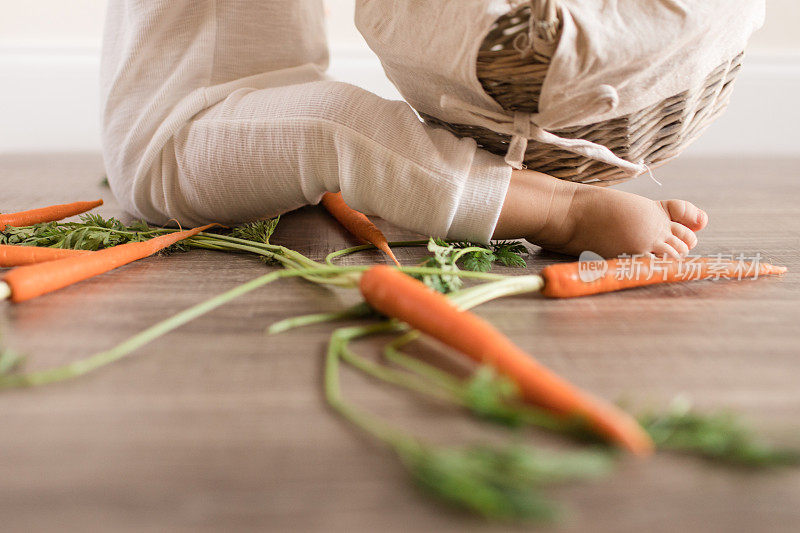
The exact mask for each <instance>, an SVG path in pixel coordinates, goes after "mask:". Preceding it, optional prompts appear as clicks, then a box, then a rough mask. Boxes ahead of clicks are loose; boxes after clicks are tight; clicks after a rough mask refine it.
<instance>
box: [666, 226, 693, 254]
mask: <svg viewBox="0 0 800 533" xmlns="http://www.w3.org/2000/svg"><path fill="white" fill-rule="evenodd" d="M670 227H671V229H672V234H673V235H675V236H676V237H677V238H679V239H680V240H682V241H683V242H685V243H686V246H688V247H689V249H690V250H691V249H692V248H694V247H695V246H697V235H695V233H694V232H693V231H692V230H690V229H689V228H687V227H686V226H684V225H683V224H678V223H677V222H673V223H672V224H671V226H670Z"/></svg>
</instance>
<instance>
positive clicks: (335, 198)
mask: <svg viewBox="0 0 800 533" xmlns="http://www.w3.org/2000/svg"><path fill="white" fill-rule="evenodd" d="M322 205H323V206H325V209H327V210H328V212H329V213H330V214H331V215H333V218H335V219H336V220H338V221H339V223H340V224H341V225H342V226H344V228H345V229H346V230H347V231H349V232H350V233H351V234H353V235H355V236H356V237H358V238H359V239H361V240H363V241H366V242H368V243H370V244H372V245H374V246H375V247H376V248H378V249H379V250H381V251H382V252H383V253H385V254H386V255H388V256H389V258H390V259H391V260H392V261H394V262H395V264H396V265H397V266H401V265H400V262H399V261H398V260H397V257H395V255H394V252H392V249H391V248H390V247H389V241H388V240H387V239H386V236H385V235H384V234H383V232H382V231H381V230H379V229H378V227H377V226H376V225H375V224H373V223H372V222H371V221H370V219H368V218H367V217H366V215H364V214H363V213H359V212H358V211H356V210H355V209H351V208H350V207H348V205H347V204H346V203H345V202H344V198H342V193H335V194H334V193H330V192H326V193H325V194H324V195H323V197H322Z"/></svg>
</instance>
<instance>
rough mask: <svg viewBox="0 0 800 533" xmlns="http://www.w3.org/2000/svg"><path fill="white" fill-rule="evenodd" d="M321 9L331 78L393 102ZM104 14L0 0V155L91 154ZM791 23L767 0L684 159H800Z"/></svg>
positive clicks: (348, 2) (358, 46)
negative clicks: (763, 18) (722, 105)
mask: <svg viewBox="0 0 800 533" xmlns="http://www.w3.org/2000/svg"><path fill="white" fill-rule="evenodd" d="M262 1H267V0H262ZM442 1H457V0H442ZM326 2H327V5H328V21H329V24H328V26H329V29H328V33H329V38H330V41H331V48H332V52H333V61H332V67H331V68H332V72H333V74H334V75H335V76H336V77H338V78H339V79H343V80H347V81H350V82H352V83H356V84H358V85H361V86H363V87H365V88H367V89H369V90H372V91H373V92H376V93H378V94H380V95H381V96H384V97H387V98H397V97H398V95H397V92H396V91H395V90H394V88H393V87H392V86H391V85H390V84H389V83H388V82H387V81H386V79H385V77H384V76H383V74H382V71H381V70H380V65H379V63H378V62H377V60H376V59H375V57H374V56H373V55H372V54H371V53H370V52H369V50H368V49H367V48H366V46H365V45H364V43H363V40H362V39H361V37H360V36H359V35H358V32H357V31H356V30H355V27H354V25H353V22H352V20H353V4H354V0H326ZM104 7H105V2H104V1H102V0H66V1H65V0H34V1H31V2H20V1H19V0H0V13H1V14H2V17H0V102H2V103H1V104H0V116H2V120H1V121H0V124H2V126H0V152H2V151H23V150H24V151H39V150H42V151H43V150H96V149H97V148H98V146H99V132H98V123H97V116H98V113H99V111H98V110H99V105H98V96H97V63H98V55H99V48H100V40H101V32H102V21H103V12H104ZM798 22H800V2H798V0H769V5H768V21H767V25H766V27H765V28H764V29H763V30H761V31H760V32H759V33H758V34H757V35H756V36H755V38H754V40H753V43H752V46H751V49H750V58H749V61H748V64H747V67H746V69H745V71H744V72H743V73H742V75H741V77H740V80H739V82H738V86H737V90H736V92H735V95H734V102H733V104H732V106H731V109H730V111H729V112H728V113H727V114H726V115H725V116H724V117H723V118H722V119H720V121H719V122H718V123H717V124H716V125H714V126H713V127H712V128H711V129H710V130H709V132H708V133H707V134H706V135H705V137H704V138H703V139H701V141H700V142H698V143H697V144H696V145H695V147H693V149H692V150H691V151H690V154H695V155H710V154H715V155H719V154H745V155H746V154H771V155H778V156H780V155H800V143H798V142H795V135H794V132H793V129H794V128H793V125H794V124H796V123H797V122H798V121H800V106H797V105H796V104H795V99H796V97H795V95H796V94H798V93H800V32H798V31H797V23H798Z"/></svg>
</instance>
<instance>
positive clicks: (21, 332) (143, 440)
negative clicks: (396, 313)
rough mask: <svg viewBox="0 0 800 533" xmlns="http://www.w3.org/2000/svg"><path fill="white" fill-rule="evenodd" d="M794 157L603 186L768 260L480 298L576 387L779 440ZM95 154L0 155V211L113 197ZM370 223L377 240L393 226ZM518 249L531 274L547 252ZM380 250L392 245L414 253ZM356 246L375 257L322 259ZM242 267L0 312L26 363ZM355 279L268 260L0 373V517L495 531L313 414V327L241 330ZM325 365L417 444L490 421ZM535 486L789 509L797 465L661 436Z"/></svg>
mask: <svg viewBox="0 0 800 533" xmlns="http://www.w3.org/2000/svg"><path fill="white" fill-rule="evenodd" d="M798 163H800V161H792V160H785V161H781V160H778V161H766V160H764V161H760V160H759V161H751V160H744V161H710V160H709V161H703V160H684V161H679V162H676V163H674V164H672V165H670V166H668V167H666V168H664V169H660V170H659V171H658V178H659V180H661V181H662V182H663V183H664V186H663V188H660V187H658V186H657V185H655V184H654V183H653V182H650V181H648V180H646V179H645V178H642V179H641V180H639V181H638V182H635V183H630V184H626V185H625V186H623V188H624V189H626V190H631V191H635V192H640V193H643V194H647V195H650V196H652V197H665V198H666V197H684V198H686V199H689V200H692V201H695V202H696V203H698V204H699V205H701V206H702V207H703V208H705V209H706V210H707V211H708V212H709V213H710V214H711V220H712V222H711V226H710V227H709V229H708V230H706V231H705V232H704V233H703V234H702V236H701V245H700V247H699V249H698V251H699V252H700V253H704V254H716V253H736V254H738V253H744V254H747V255H753V254H756V253H760V254H762V255H763V256H764V257H766V258H769V259H770V260H771V261H773V262H775V263H778V264H783V265H786V266H788V267H790V269H791V270H790V272H789V274H787V275H786V276H785V277H783V278H782V279H764V280H759V281H757V282H742V283H716V284H715V283H696V284H691V285H681V286H662V287H653V288H649V289H646V290H637V291H629V292H626V293H620V294H614V295H605V296H599V297H595V298H587V299H581V300H574V301H545V300H543V299H539V298H533V297H525V298H522V297H520V298H512V299H508V300H504V301H501V302H494V303H492V304H489V305H486V306H485V307H483V308H481V310H480V313H481V314H482V315H483V316H486V317H487V318H489V319H491V320H492V321H493V322H494V323H495V324H497V325H498V326H499V327H501V328H502V329H503V331H505V332H507V333H508V334H509V335H510V336H511V337H512V338H513V339H514V340H515V341H517V342H518V343H519V344H520V345H522V346H523V347H524V348H526V349H528V350H530V351H531V352H532V353H533V354H535V355H536V356H537V357H538V358H539V359H540V360H541V361H542V362H544V363H545V364H547V365H549V366H550V367H552V368H553V369H555V370H556V371H558V372H561V373H562V374H563V375H565V376H567V377H568V378H570V379H572V380H574V381H575V382H576V383H579V384H580V385H582V386H585V387H587V388H589V389H591V390H593V391H595V392H596V393H597V394H600V395H603V396H605V397H607V398H611V399H616V398H620V397H626V398H629V399H630V400H631V401H633V402H635V403H636V404H637V405H664V404H665V403H666V402H667V401H669V400H670V399H671V398H673V397H674V396H676V395H678V394H686V395H688V396H690V397H691V398H693V399H694V400H695V402H696V403H697V404H698V405H699V406H701V407H703V408H709V409H713V408H731V409H736V410H737V411H741V412H743V413H745V414H746V415H748V417H749V418H750V419H751V420H752V421H753V422H754V423H755V425H756V426H757V427H759V428H760V429H761V430H762V431H763V432H764V433H765V434H766V435H767V436H769V437H771V438H772V439H774V440H775V441H777V442H780V443H784V444H795V445H800V435H798V431H799V430H800V425H799V424H800V422H798V420H800V387H798V376H799V375H800V357H798V356H799V355H800V349H798V341H800V206H799V205H798V202H797V199H798V198H799V197H800V170H798V168H800V165H798ZM102 173H103V171H102V163H101V161H100V158H99V157H98V156H97V155H95V154H85V155H58V154H53V155H47V156H42V155H2V156H0V183H3V185H4V187H3V191H4V192H3V197H2V200H1V201H0V209H2V210H6V211H11V210H16V209H23V208H28V207H31V206H38V205H44V204H51V203H58V202H66V201H72V200H75V199H86V198H94V197H96V196H98V195H102V196H104V197H105V199H106V200H107V204H106V205H105V206H104V207H103V208H102V209H101V211H100V212H101V213H102V214H103V215H106V216H111V215H114V216H123V213H122V211H121V210H120V209H119V206H118V205H117V204H116V203H115V202H114V200H113V199H112V198H111V195H110V192H109V191H108V190H105V189H103V188H102V187H100V185H99V182H100V178H101V177H102ZM380 224H381V226H382V227H383V229H384V230H385V231H386V232H387V234H388V235H389V236H390V238H391V239H406V238H414V237H415V236H414V235H411V234H409V233H407V232H405V231H403V230H401V229H398V228H394V227H391V226H389V225H387V224H385V223H383V222H380ZM275 240H276V241H277V242H280V243H281V244H285V245H287V246H290V247H292V248H295V249H297V250H299V251H301V252H303V253H306V254H308V255H310V256H311V257H313V258H316V259H320V258H322V257H323V256H324V254H325V253H327V252H329V251H332V250H334V249H338V248H342V247H344V246H347V245H349V244H351V242H352V241H350V239H349V238H348V237H347V236H346V235H345V234H344V233H343V232H342V231H341V230H340V229H339V228H338V227H337V226H336V225H335V224H334V223H333V221H332V220H331V219H330V217H328V216H327V215H326V214H324V213H323V212H321V211H320V210H318V209H315V208H306V209H302V210H300V211H298V212H296V213H293V214H290V215H287V216H286V217H284V220H283V222H282V223H281V226H280V228H279V230H278V232H277V234H276V237H275ZM532 250H533V253H532V255H531V256H530V258H529V269H530V270H531V271H536V270H538V269H540V268H541V267H542V266H544V265H546V264H550V263H552V262H554V261H557V260H562V259H563V258H561V257H559V256H556V255H554V254H549V253H545V252H541V251H539V250H537V249H535V248H532ZM399 255H400V257H401V259H402V260H404V261H411V260H413V259H414V258H416V257H419V256H420V251H418V250H400V254H399ZM371 260H382V259H381V257H380V256H379V255H377V254H364V255H361V256H359V257H354V258H348V259H346V260H345V262H346V263H352V262H364V261H371ZM265 268H266V267H265V266H264V265H263V264H261V263H260V262H259V261H257V260H254V259H251V258H247V257H236V256H231V255H222V254H216V253H213V252H204V251H192V252H189V253H187V254H182V255H180V256H170V257H165V258H152V259H147V260H144V261H141V262H138V263H136V264H133V265H130V266H128V267H125V268H122V269H119V270H118V271H115V272H112V273H109V274H106V275H103V276H100V277H98V278H96V279H94V280H91V281H88V282H85V283H82V284H80V285H77V286H75V287H71V288H68V289H65V290H63V291H60V292H58V293H56V294H52V295H49V296H47V297H44V298H41V299H39V300H36V301H32V302H29V303H26V304H24V305H19V306H11V305H8V304H0V324H2V326H3V331H4V333H5V334H6V337H7V339H8V341H9V342H10V343H11V344H12V346H13V347H14V348H16V349H18V350H20V351H23V352H25V353H28V354H29V355H30V360H29V368H46V367H49V366H51V365H56V364H60V363H64V362H66V361H69V360H73V359H75V358H78V357H81V356H84V355H87V354H89V353H92V352H94V351H97V350H101V349H103V348H106V347H109V346H111V345H113V344H114V343H116V342H119V341H120V340H122V339H124V338H126V337H128V336H130V335H132V334H134V333H136V332H137V331H139V330H141V329H143V328H145V327H147V326H148V325H151V324H153V323H155V322H157V321H158V320H160V319H163V318H165V317H167V316H170V315H171V314H173V313H175V312H177V311H179V310H181V309H183V308H186V307H188V306H190V305H192V304H194V303H197V302H200V301H202V300H204V299H205V298H208V297H210V296H212V295H214V294H217V293H219V292H222V291H223V290H225V289H227V288H230V287H233V286H235V285H236V284H238V283H241V282H244V281H246V280H249V279H252V278H254V277H256V276H257V275H259V274H261V273H263V272H264V271H265ZM356 299H357V297H356V296H355V295H354V294H352V293H350V292H347V291H342V290H334V291H331V290H327V289H322V288H319V287H316V286H312V285H310V284H308V283H305V282H302V281H299V280H287V281H283V282H281V283H279V284H274V285H271V286H269V287H266V288H264V289H262V290H260V291H258V292H256V293H253V294H250V295H248V296H245V297H243V298H241V299H239V300H237V301H236V302H233V303H231V304H230V305H227V306H225V307H223V308H221V309H219V310H217V311H215V312H214V313H212V314H211V315H209V316H206V317H203V318H201V319H199V320H197V321H195V322H193V323H191V324H188V325H187V326H185V327H182V328H181V329H180V330H178V331H176V332H174V333H172V334H170V335H168V336H167V337H165V338H162V339H160V340H158V341H156V342H154V343H153V344H151V345H149V346H147V347H146V348H143V349H141V350H139V351H138V352H137V353H136V354H135V355H133V356H131V357H130V358H128V359H126V360H124V361H121V362H119V363H117V364H115V365H113V366H111V367H109V368H107V369H103V370H101V371H99V372H96V373H94V374H92V375H90V376H87V377H85V378H83V379H79V380H75V381H72V382H68V383H63V384H58V385H53V386H49V387H43V388H39V389H36V390H17V391H6V392H3V393H1V394H0V405H2V408H0V516H2V517H3V528H2V529H4V530H8V531H19V530H38V531H44V530H54V529H59V530H65V529H66V530H68V531H72V530H82V531H85V530H114V531H127V530H131V531H133V530H136V531H148V530H153V531H156V530H157V531H166V530H169V531H217V530H222V529H225V530H239V531H248V530H260V531H263V530H269V531H283V530H287V529H290V528H291V529H297V530H303V531H351V530H381V531H407V530H437V531H445V532H447V531H453V532H456V531H459V532H460V531H465V530H466V531H473V530H475V531H507V530H508V526H506V525H496V524H495V525H493V524H487V523H485V522H483V521H480V520H476V519H473V518H470V517H467V516H465V515H463V514H461V513H459V512H456V511H451V510H449V509H447V508H443V507H441V506H439V505H436V504H433V503H431V502H430V501H429V500H427V499H426V497H425V496H423V495H421V494H420V493H418V492H417V491H416V490H415V489H414V488H413V487H411V486H410V484H409V483H408V482H407V479H406V476H405V474H404V472H403V471H402V469H401V468H400V467H399V466H398V464H397V462H396V461H395V460H394V459H393V458H392V457H391V455H390V454H388V453H387V452H386V451H385V450H383V449H382V448H381V447H379V446H377V445H375V444H374V443H372V442H371V441H369V440H367V439H365V438H363V437H362V436H361V435H360V434H359V433H357V432H356V431H354V430H352V428H350V427H349V426H348V425H347V424H346V423H344V422H342V421H341V420H340V419H338V418H337V417H335V416H334V415H333V414H332V413H331V412H329V410H328V409H327V408H326V406H325V403H324V400H323V398H322V395H321V376H322V357H323V350H324V344H325V340H326V338H327V335H328V334H329V331H330V328H329V327H327V326H317V327H313V328H309V329H307V330H304V331H301V332H295V333H289V334H286V335H281V336H278V337H270V338H265V337H264V336H263V334H262V332H263V328H264V327H265V326H266V325H268V324H270V323H271V322H273V321H275V320H279V319H281V318H284V317H286V316H289V315H295V314H301V313H308V312H315V311H318V310H334V309H339V308H341V307H342V306H344V305H347V304H348V303H352V302H354V301H356ZM379 345H380V343H379V340H375V341H368V342H365V343H363V344H361V345H359V349H361V350H363V351H364V352H365V353H371V352H373V351H376V350H377V348H378V346H379ZM417 350H418V351H419V352H420V353H424V354H426V355H427V356H429V357H435V356H437V355H436V354H437V351H436V350H432V349H431V348H418V349H417ZM439 355H441V354H439ZM345 386H346V391H347V393H348V396H349V397H350V398H352V399H353V400H354V401H358V402H359V403H360V404H361V405H363V406H367V407H369V408H370V409H372V410H374V411H376V412H377V413H379V414H381V415H385V416H387V417H389V418H390V419H391V420H393V421H396V422H397V423H399V424H403V425H406V426H408V427H410V428H413V429H414V430H417V431H419V432H420V433H421V434H424V435H426V436H428V437H429V438H431V439H432V440H435V441H438V442H453V443H457V442H464V441H468V440H475V439H483V438H497V437H499V436H500V435H502V433H501V432H500V431H499V430H497V429H494V428H486V427H485V426H482V425H478V424H475V423H473V422H471V421H469V420H468V419H467V417H465V416H463V414H462V413H459V412H457V411H455V410H452V409H447V408H444V407H442V406H437V405H432V404H430V403H428V402H425V401H422V400H419V399H417V398H414V397H411V396H408V395H405V394H403V393H399V392H397V391H394V390H389V389H387V388H385V387H380V386H376V385H375V384H374V383H371V382H370V381H369V380H366V379H363V378H361V377H360V376H357V375H355V374H352V373H348V374H347V375H346V380H345ZM531 438H533V436H532V437H531ZM556 494H557V495H558V496H559V497H561V498H562V499H563V500H564V501H565V502H566V503H568V504H570V505H571V506H572V507H573V508H574V509H575V510H576V511H577V514H575V515H574V516H573V517H572V519H571V520H570V521H569V522H568V523H566V524H565V525H564V526H563V527H562V528H561V530H563V531H587V530H591V531H599V532H603V531H609V532H612V531H614V532H617V531H633V530H638V531H648V532H668V531H669V532H671V531H695V530H703V531H726V532H735V531H742V532H745V531H747V532H750V531H771V532H783V531H786V532H789V531H797V530H798V529H800V474H798V472H783V473H775V474H754V473H749V472H743V471H735V470H734V471H731V470H726V469H722V468H717V467H712V466H709V465H707V464H704V463H701V462H698V461H693V460H686V459H680V458H675V457H672V456H668V455H665V456H662V457H659V458H657V459H656V460H655V461H653V462H652V463H648V464H639V463H635V462H625V463H624V464H623V465H622V467H621V469H620V471H619V472H618V473H617V474H616V475H614V476H612V477H610V478H608V479H606V480H603V481H600V482H595V483H592V484H588V485H577V486H570V487H565V488H562V489H559V490H558V491H556Z"/></svg>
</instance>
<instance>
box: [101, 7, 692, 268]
mask: <svg viewBox="0 0 800 533" xmlns="http://www.w3.org/2000/svg"><path fill="white" fill-rule="evenodd" d="M327 65H328V51H327V46H326V42H325V30H324V21H323V6H322V0H267V1H264V2H248V1H246V0H194V1H190V0H170V1H167V0H110V2H109V6H108V12H107V21H106V28H105V36H104V47H103V62H102V72H101V77H102V90H103V99H104V104H105V105H104V113H103V145H104V146H103V151H104V156H105V161H106V166H107V171H108V176H109V181H110V183H111V187H112V189H113V191H114V194H115V195H116V196H117V198H118V199H119V200H120V202H121V203H122V205H123V206H124V207H125V208H126V209H127V210H129V211H131V212H132V213H133V214H135V215H136V216H139V217H142V218H145V219H147V220H148V221H150V222H154V223H159V224H165V223H167V222H168V221H169V220H170V219H177V220H178V221H179V222H180V223H181V224H183V225H186V226H194V225H199V224H203V223H207V222H211V221H215V222H222V223H229V224H235V223H241V222H245V221H250V220H256V219H263V218H266V217H272V216H275V215H278V214H281V213H285V212H287V211H291V210H293V209H296V208H298V207H301V206H304V205H309V204H316V203H318V202H319V201H320V198H321V197H322V195H323V193H325V192H326V191H331V192H335V191H339V190H341V191H342V194H343V196H344V199H345V201H346V202H347V203H348V204H349V205H350V206H351V207H352V208H354V209H357V210H359V211H362V212H364V213H367V214H372V215H377V216H380V217H383V218H384V219H386V220H388V221H390V222H393V223H395V224H397V225H400V226H403V227H405V228H408V229H411V230H414V231H417V232H420V233H423V234H426V235H433V236H440V237H447V238H451V239H458V240H471V241H476V242H486V241H488V240H489V239H492V238H495V239H508V238H526V239H528V240H529V241H531V242H533V243H535V244H538V245H540V246H542V247H544V248H547V249H550V250H554V251H558V252H563V253H566V254H572V255H577V254H579V253H580V252H582V251H584V250H592V251H594V252H597V253H599V254H601V255H603V256H606V257H611V256H616V255H619V254H623V253H629V254H638V253H654V254H656V255H668V256H672V257H680V256H685V255H686V254H688V252H689V250H690V249H691V248H693V247H694V246H695V245H696V243H697V237H696V235H695V232H696V231H699V230H701V229H703V228H704V227H705V226H706V224H707V215H706V214H705V213H704V212H703V211H701V210H699V209H698V208H697V207H695V206H694V205H692V204H691V203H689V202H685V201H682V200H669V201H664V202H654V201H652V200H649V199H646V198H643V197H640V196H636V195H632V194H628V193H624V192H620V191H614V190H609V189H603V188H599V187H594V186H588V185H580V184H576V183H571V182H564V181H561V180H558V179H555V178H552V177H550V176H547V175H544V174H541V173H537V172H532V171H526V170H521V171H512V169H511V168H510V167H508V166H507V165H506V164H505V162H504V161H503V158H502V157H500V156H496V155H493V154H491V153H489V152H486V151H484V150H481V149H478V148H477V146H476V143H475V141H474V140H472V139H459V138H457V137H455V136H453V135H452V134H450V133H449V132H446V131H444V130H442V129H435V128H432V127H429V126H427V125H425V124H423V123H422V122H421V121H420V120H419V119H418V118H417V116H416V115H415V113H414V112H413V110H412V109H411V108H410V107H409V106H408V105H407V104H406V103H404V102H401V101H388V100H384V99H381V98H379V97H377V96H376V95H373V94H371V93H369V92H366V91H364V90H362V89H359V88H357V87H354V86H352V85H348V84H345V83H340V82H336V81H331V80H330V79H328V78H327V77H326V75H325V74H324V72H325V69H326V67H327Z"/></svg>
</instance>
